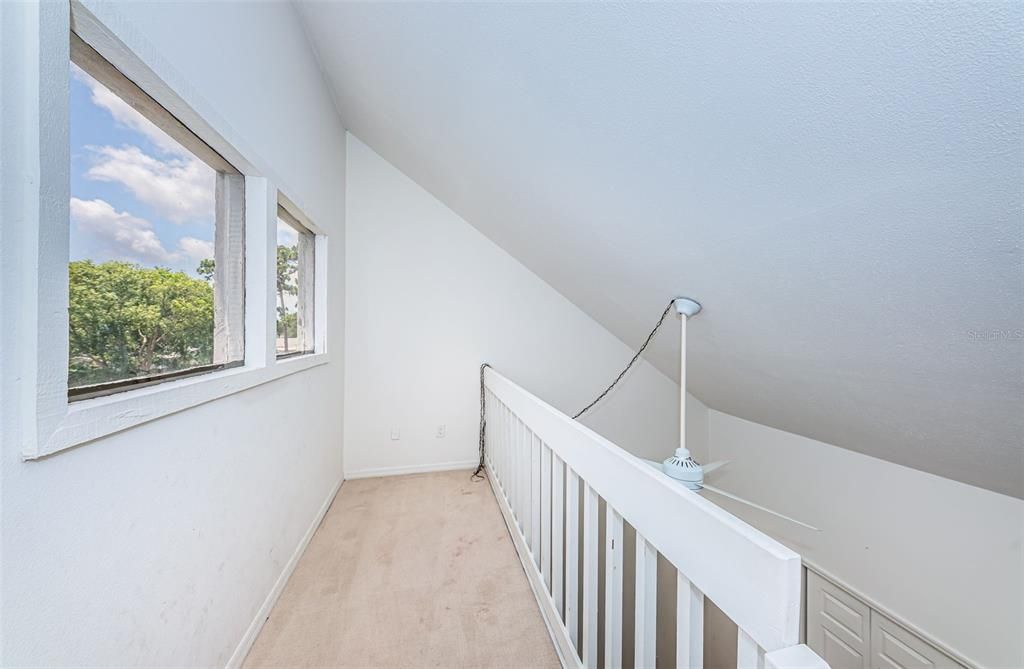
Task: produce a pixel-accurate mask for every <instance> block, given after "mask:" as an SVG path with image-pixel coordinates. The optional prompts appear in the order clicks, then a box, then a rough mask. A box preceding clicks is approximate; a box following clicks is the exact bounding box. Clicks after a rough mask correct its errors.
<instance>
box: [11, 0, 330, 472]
mask: <svg viewBox="0 0 1024 669" xmlns="http://www.w3.org/2000/svg"><path fill="white" fill-rule="evenodd" d="M100 17H102V18H100ZM72 28H73V29H74V32H75V33H77V34H78V35H79V36H80V37H81V38H82V39H83V40H84V41H85V42H86V43H88V44H89V45H90V46H91V47H92V48H94V49H95V50H96V51H97V52H98V53H99V54H100V55H101V56H103V58H105V59H106V60H107V61H109V62H110V63H111V64H113V65H114V67H116V68H117V69H118V70H120V71H121V72H122V73H124V74H125V76H127V77H128V78H129V79H130V80H132V81H133V82H135V83H136V84H138V85H139V86H140V87H141V88H142V89H143V90H144V91H145V92H146V93H147V94H149V95H150V96H151V97H152V98H153V99H154V100H156V101H157V102H158V103H159V104H160V105H161V106H163V107H164V108H165V109H166V110H167V111H168V112H170V113H171V114H172V115H173V116H175V117H176V118H177V119H179V120H180V121H181V122H182V123H183V124H184V125H185V126H186V127H188V128H189V129H190V130H191V131H192V132H194V133H195V134H196V135H198V136H199V137H201V138H202V139H203V141H205V142H206V143H207V144H209V145H210V146H211V147H212V148H213V149H214V150H215V151H217V152H218V153H219V154H220V155H222V156H223V157H224V158H225V159H226V160H227V161H229V162H230V163H231V164H232V165H234V166H235V167H236V168H237V169H238V170H239V171H241V172H242V174H244V175H245V228H244V229H245V291H246V300H245V318H244V330H245V339H244V350H245V358H244V364H243V365H242V366H240V367H234V368H231V369H225V370H222V371H215V372H211V373H208V374H202V375H196V376H190V377H185V378H182V379H178V380H173V381H167V382H165V383H160V384H157V385H152V386H147V387H143V388H139V389H136V390H128V391H125V392H120V393H116V394H111V395H106V396H103V397H97V398H93V399H85V400H79V401H75V402H69V401H68V378H67V377H68V313H67V305H68V268H67V265H68V258H69V233H68V226H69V224H70V212H69V198H70V189H69V152H70V147H69V138H68V119H69V99H68V90H69V62H70V52H69V44H70V33H71V31H72ZM0 49H2V54H0V56H2V60H3V62H4V76H3V79H2V90H0V97H2V99H4V100H15V101H17V102H18V104H11V105H4V107H3V109H2V114H0V150H2V151H3V156H4V160H3V174H2V187H3V190H2V195H0V220H2V221H3V226H2V231H0V287H2V291H0V297H2V303H0V370H2V373H0V384H2V385H0V398H2V402H3V416H2V420H3V428H4V429H3V434H4V435H5V437H10V438H12V439H16V440H17V441H18V442H19V444H20V450H21V454H22V457H23V458H24V459H26V460H33V459H37V458H40V457H43V456H47V455H52V454H54V453H57V452H59V451H63V450H65V449H68V448H71V447H73V446H77V445H79V444H83V443H86V442H89V441H92V440H95V439H98V438H100V437H103V436H106V435H109V434H112V433H115V432H119V431H121V430H125V429H127V428H131V427H133V426H136V425H140V424H142V423H146V422H148V421H151V420H155V419H158V418H161V417H163V416H167V415H169V414H173V413H176V412H179V411H183V410H185V409H188V408H190V407H194V406H197V405H199V404H203V403H205V402H209V401H212V400H215V399H217V398H220V397H225V396H227V395H231V394H233V393H237V392H240V391H243V390H246V389H248V388H252V387H254V386H257V385H260V384H263V383H267V382H269V381H273V380H275V379H278V378H281V377H283V376H286V375H289V374H293V373H296V372H300V371H303V370H306V369H309V368H311V367H314V366H317V365H322V364H325V363H327V362H329V358H328V353H327V347H326V323H325V321H326V318H324V317H320V318H318V319H317V322H318V323H319V325H317V333H316V337H317V340H316V349H315V353H313V354H311V355H305V356H297V357H294V358H289V359H284V360H281V361H280V362H278V361H277V359H276V352H275V346H274V337H275V335H276V325H277V323H276V312H275V311H274V309H273V304H274V290H273V282H274V275H273V272H272V271H271V270H272V268H273V267H275V263H276V247H277V239H276V231H277V227H276V226H277V200H278V197H277V196H278V186H279V185H281V184H282V181H281V179H280V178H278V177H276V176H275V175H274V174H273V171H272V168H271V167H270V166H268V165H266V164H261V161H260V160H259V159H258V157H257V156H256V155H255V153H254V152H252V151H246V150H245V142H244V140H243V138H242V137H241V136H240V135H239V134H238V133H237V132H235V131H234V130H233V128H231V127H230V126H229V125H228V124H227V123H226V122H224V121H223V120H222V119H220V118H219V116H218V115H217V114H216V111H215V110H214V109H213V108H211V106H210V105H209V104H208V103H206V102H205V101H204V100H203V99H202V98H201V96H199V95H198V94H196V93H195V91H193V90H192V89H191V87H190V86H189V84H188V82H187V81H186V80H185V79H184V78H183V77H182V76H181V75H180V74H178V73H177V72H176V71H175V70H174V69H173V68H172V67H171V66H170V65H168V64H167V63H166V62H165V61H164V60H163V59H162V57H161V56H160V54H159V52H158V51H157V50H155V49H154V48H153V47H152V46H151V45H150V44H149V43H148V42H147V41H146V39H145V37H144V36H142V35H141V34H140V33H139V32H138V31H136V30H135V29H134V27H133V26H132V25H131V24H130V23H128V22H126V21H125V20H124V19H123V18H121V17H120V15H118V14H117V12H116V9H114V8H113V7H111V6H109V5H106V4H102V3H97V4H95V5H93V4H91V3H90V4H89V6H88V7H86V6H85V5H83V4H81V3H80V2H78V1H77V0H74V1H72V2H71V3H70V4H69V3H67V2H41V3H2V7H0ZM9 75H10V76H9ZM236 147H240V148H239V149H236ZM310 229H311V230H313V231H314V232H315V233H317V244H316V252H317V256H316V260H317V268H316V277H315V280H316V288H315V291H316V293H315V294H316V295H317V296H318V297H317V302H318V304H317V307H318V313H319V314H321V315H323V314H326V311H325V309H324V306H325V302H324V300H325V299H326V271H327V261H328V257H327V248H328V246H327V242H328V238H327V235H326V234H325V231H323V230H321V229H317V228H315V227H312V226H311V227H310Z"/></svg>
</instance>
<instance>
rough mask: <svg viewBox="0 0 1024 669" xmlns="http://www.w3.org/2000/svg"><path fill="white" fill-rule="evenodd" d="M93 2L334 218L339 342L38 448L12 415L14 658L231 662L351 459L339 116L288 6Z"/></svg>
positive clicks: (332, 274)
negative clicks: (248, 378) (299, 364)
mask: <svg viewBox="0 0 1024 669" xmlns="http://www.w3.org/2000/svg"><path fill="white" fill-rule="evenodd" d="M87 4H88V6H89V7H90V8H91V9H92V10H93V11H94V13H96V14H97V15H98V16H99V17H100V18H101V19H104V21H105V22H107V23H108V25H110V26H111V27H112V28H114V29H115V31H117V32H118V34H119V35H122V36H125V37H126V39H125V41H126V42H128V43H129V44H135V43H140V41H141V43H145V44H146V45H147V47H146V50H145V51H146V55H147V56H149V57H152V58H154V59H155V60H159V61H160V62H159V63H150V65H151V67H153V68H154V70H156V72H157V74H159V75H161V76H163V77H164V78H165V79H166V80H168V81H171V80H177V81H184V82H187V83H188V85H189V86H188V88H189V90H187V91H186V90H182V91H180V92H181V94H182V96H183V97H184V98H185V99H186V101H188V102H190V103H194V106H195V107H196V109H197V111H201V112H210V113H211V115H215V116H217V117H218V120H217V123H216V124H215V125H216V126H217V127H218V128H219V129H222V130H223V131H224V132H222V134H223V135H224V136H225V138H226V139H228V140H229V141H230V142H231V143H232V144H233V145H234V146H235V148H237V149H239V150H240V151H241V152H242V153H243V154H245V156H246V158H248V159H249V161H250V162H251V163H252V164H253V165H254V166H255V167H256V168H257V169H258V170H259V172H260V173H261V174H263V175H265V176H268V177H269V178H271V179H272V180H273V181H274V182H275V183H276V184H277V185H278V186H279V187H281V188H282V189H283V190H284V191H285V192H286V193H287V194H288V195H289V196H290V197H291V199H292V200H294V201H295V202H296V203H297V204H298V205H299V206H300V207H301V208H302V209H303V210H304V212H305V213H306V214H308V215H309V216H310V217H311V218H313V220H315V221H316V222H317V223H318V224H319V225H321V226H323V227H324V228H325V229H326V230H327V231H328V233H329V234H330V244H331V253H332V256H333V258H335V259H336V260H335V261H334V262H332V263H331V265H330V270H329V277H328V286H329V291H330V296H329V302H330V305H329V306H330V308H329V310H328V314H327V317H328V319H329V334H328V337H329V348H330V350H331V352H332V354H333V358H332V362H330V363H329V364H327V365H325V366H320V367H317V368H314V369H311V370H308V371H305V372H301V373H299V374H296V375H293V376H289V377H286V378H284V379H281V380H278V381H273V382H271V383H268V384H266V385H263V386H259V387H256V388H253V389H251V390H248V391H246V392H242V393H239V394H235V395H231V396H229V397H226V398H224V399H221V400H218V401H215V402H211V403H208V404H205V405H202V406H199V407H197V408H194V409H190V410H187V411H184V412H182V413H179V414H176V415H172V416H169V417H167V418H164V419H161V420H157V421H154V422H151V423H148V424H145V425H143V426H140V427H138V428H135V429H131V430H128V431H125V432H122V433H119V434H116V435H113V436H111V437H108V438H104V439H101V440H97V441H95V442H92V443H88V444H85V445H83V446H80V447H78V448H75V449H72V450H70V451H66V452H63V453H59V454H57V455H55V456H53V457H50V458H47V459H44V460H41V461H36V462H22V461H21V459H20V457H19V443H18V435H17V434H15V433H14V432H13V431H12V428H11V423H10V421H8V420H7V419H6V417H5V420H4V423H3V425H4V431H3V435H2V436H3V441H2V444H3V446H2V449H3V450H2V454H0V456H2V458H0V465H2V477H0V485H2V533H0V538H2V542H3V543H2V549H3V565H2V575H3V581H2V613H3V619H2V620H3V627H2V634H0V637H2V644H3V645H2V649H0V653H2V655H0V664H3V665H4V666H15V665H19V666H20V665H54V666H68V665H82V666H85V665H121V666H140V665H150V666H153V665H164V666H170V665H175V666H223V665H224V664H225V663H227V662H228V660H229V658H230V657H231V655H232V653H233V652H234V651H235V650H236V646H237V645H238V644H239V642H240V641H241V640H242V638H243V635H244V634H245V633H246V630H247V629H248V628H249V626H250V624H251V623H252V622H253V621H254V619H255V616H256V614H257V611H258V610H259V608H260V607H261V605H262V604H263V603H264V600H265V598H266V597H267V595H268V594H269V593H270V591H271V589H272V587H273V586H274V584H275V582H276V581H277V579H278V577H279V576H280V575H281V573H282V569H283V568H284V566H285V564H286V562H287V561H288V560H289V558H290V557H291V556H292V554H293V552H294V551H295V549H296V547H297V546H298V545H299V542H300V539H301V538H302V537H303V535H304V533H305V532H306V531H307V529H308V528H309V527H310V524H311V522H312V521H313V520H314V518H315V517H316V514H317V513H318V511H319V509H320V508H321V507H322V505H323V504H324V503H325V502H326V501H327V499H328V497H329V495H330V493H331V491H332V490H333V489H334V487H335V485H336V484H337V483H338V482H339V480H340V477H341V473H342V422H343V414H344V404H343V395H344V393H343V382H342V377H343V353H344V351H343V343H344V307H343V302H342V301H343V296H344V290H345V286H344V269H343V264H342V262H341V259H342V258H343V257H344V238H343V237H344V218H343V216H344V195H343V192H344V189H343V181H344V167H345V166H344V152H345V145H344V135H343V130H342V128H341V124H340V121H339V120H338V117H337V115H336V114H335V112H334V109H333V107H332V105H331V102H330V100H329V97H328V95H327V94H326V92H325V90H324V88H323V86H322V81H321V77H320V73H319V70H318V68H317V66H316V63H315V61H314V58H313V56H312V53H311V52H310V50H309V48H308V45H307V43H306V42H305V39H304V36H303V33H302V28H301V26H300V24H299V22H298V21H297V19H296V17H295V15H294V10H293V8H292V7H291V5H290V4H287V3H256V4H252V5H248V6H246V7H245V11H240V7H239V5H238V4H237V3H216V2H209V3H191V4H189V5H188V7H187V10H186V9H184V8H183V7H182V6H181V5H180V4H177V3H123V4H122V3H117V4H116V5H109V4H105V3H99V2H91V1H90V2H88V3H87ZM4 17H5V14H4V13H2V12H0V21H2V20H3V19H4ZM108 19H109V20H108ZM122 19H123V21H122ZM6 28H7V29H10V28H11V26H7V27H6ZM128 33H131V35H130V39H129V38H128ZM7 74H9V73H6V72H5V75H7ZM5 103H12V101H11V100H5ZM210 120H211V122H212V121H213V119H210ZM6 178H7V173H5V179H6ZM9 185H10V184H8V183H5V184H4V186H5V189H6V188H7V187H8V186H9ZM8 280H10V277H5V283H4V286H3V290H4V291H7V290H11V289H12V288H13V287H12V286H11V285H10V284H8V283H7V281H8ZM16 335H17V331H16V330H14V329H13V328H7V327H4V328H3V337H4V339H3V342H2V344H3V347H4V349H5V352H6V351H9V350H12V349H11V347H14V346H16V344H17V336H16ZM0 377H2V378H4V381H5V383H7V382H8V381H10V382H12V383H13V382H16V381H17V380H16V379H13V380H12V379H8V378H7V375H5V374H3V373H2V371H0ZM9 390H10V387H8V388H6V389H5V392H4V396H3V397H4V402H9V401H10V397H11V393H9V392H7V391H9ZM4 408H5V413H7V412H6V409H8V408H10V407H9V406H8V405H7V404H5V405H4Z"/></svg>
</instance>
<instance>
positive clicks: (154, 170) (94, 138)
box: [71, 65, 215, 275]
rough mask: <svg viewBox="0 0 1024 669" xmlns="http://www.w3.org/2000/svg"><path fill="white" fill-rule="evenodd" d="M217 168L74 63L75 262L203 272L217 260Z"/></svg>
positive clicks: (73, 168)
mask: <svg viewBox="0 0 1024 669" xmlns="http://www.w3.org/2000/svg"><path fill="white" fill-rule="evenodd" d="M214 187H215V173H214V171H213V170H212V169H211V168H210V167H209V166H207V165H206V164H205V163H203V162H202V161H201V160H199V159H198V158H196V157H195V156H194V155H192V154H191V153H190V152H188V151H187V150H186V149H184V148H183V147H182V146H181V145H179V144H177V143H176V142H175V141H174V140H172V139H171V138H170V137H168V136H167V135H166V134H164V133H163V132H162V131H160V130H159V129H158V128H157V127H156V126H154V125H153V124H152V123H150V122H149V121H148V120H147V119H145V118H144V117H143V116H142V115H141V114H139V113H138V112H136V111H135V110H134V109H132V108H131V107H130V106H129V105H128V104H127V103H125V102H124V101H123V100H121V99H120V98H118V97H117V96H115V95H114V94H113V93H111V92H110V91H109V90H108V89H106V88H105V87H104V86H103V85H102V84H100V83H98V82H97V81H95V80H94V79H92V78H91V77H90V76H89V75H87V74H86V73H85V72H83V71H82V70H80V69H79V68H78V67H77V66H75V65H72V66H71V259H72V260H79V259H86V258H88V259H92V260H94V261H96V262H102V261H105V260H127V261H130V262H135V263H138V264H140V265H143V266H146V267H154V266H160V267H170V268H172V269H178V270H183V271H186V272H188V273H189V274H192V275H194V274H195V268H196V266H197V265H198V264H199V261H200V260H201V259H203V258H212V257H213V226H214V217H215V214H214Z"/></svg>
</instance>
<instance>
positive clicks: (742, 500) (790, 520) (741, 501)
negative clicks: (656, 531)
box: [704, 484, 821, 532]
mask: <svg viewBox="0 0 1024 669" xmlns="http://www.w3.org/2000/svg"><path fill="white" fill-rule="evenodd" d="M704 489H705V490H710V491H711V492H714V493H718V494H719V495H722V496H723V497H728V498H729V499H732V500H736V501H737V502H739V503H741V504H746V505H747V506H752V507H754V508H755V509H758V510H760V511H764V512H765V513H770V514H771V515H773V516H777V517H778V518H782V519H783V520H788V521H789V522H791V523H796V524H797V525H800V526H801V527H806V528H807V529H809V530H814V531H815V532H821V530H820V529H819V528H817V527H815V526H814V525H808V524H807V523H805V522H803V521H801V520H797V519H796V518H790V517H789V516H787V515H785V514H781V513H779V512H778V511H772V510H771V509H769V508H767V507H764V506H761V505H760V504H755V503H754V502H751V501H750V500H746V499H743V498H742V497H738V496H736V495H734V494H732V493H731V492H726V491H724V490H721V489H719V488H716V487H714V486H710V485H706V484H705V485H704Z"/></svg>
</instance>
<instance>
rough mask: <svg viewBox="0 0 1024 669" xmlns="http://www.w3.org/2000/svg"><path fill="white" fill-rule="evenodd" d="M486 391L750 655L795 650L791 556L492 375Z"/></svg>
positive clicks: (795, 583) (794, 561) (796, 603)
mask: <svg viewBox="0 0 1024 669" xmlns="http://www.w3.org/2000/svg"><path fill="white" fill-rule="evenodd" d="M485 384H486V387H487V389H488V390H489V391H490V392H491V393H492V394H493V395H494V396H495V397H496V398H497V399H499V400H500V401H501V402H502V403H504V404H505V406H507V407H508V408H509V409H510V410H511V411H512V412H513V413H515V414H516V415H517V416H519V418H520V419H521V420H522V421H523V422H524V423H525V424H526V425H527V426H528V427H529V428H530V430H532V431H533V433H534V434H536V435H537V436H538V437H539V438H540V439H541V440H543V441H544V443H545V444H547V445H548V447H549V448H551V450H552V451H553V452H554V453H556V454H557V455H558V456H559V457H560V458H561V459H562V460H563V461H564V462H565V463H566V464H567V465H568V466H570V467H572V469H573V470H574V471H575V472H576V473H577V474H578V475H579V476H580V478H582V479H583V480H584V481H585V482H586V483H587V485H589V486H590V487H591V488H592V489H594V490H595V491H596V492H597V493H598V494H599V495H600V496H601V497H603V498H604V499H605V501H607V502H608V503H609V504H611V505H612V507H613V508H615V510H616V511H618V512H619V513H620V514H621V515H622V517H623V518H625V519H626V521H627V522H629V524H630V525H632V526H633V527H634V528H636V530H637V532H639V533H640V534H641V535H642V536H643V537H644V538H645V539H646V540H647V541H648V542H649V543H650V544H652V545H653V546H654V547H655V548H657V550H658V552H660V553H661V554H662V555H663V556H665V558H666V559H668V560H669V562H671V563H672V564H673V565H674V566H675V567H676V568H677V569H679V571H681V572H682V573H683V574H684V575H685V576H686V577H687V578H688V579H690V581H691V582H692V583H693V584H694V585H695V586H696V587H697V588H699V589H700V590H701V591H702V592H703V593H704V594H705V595H706V596H708V597H710V598H711V599H712V600H713V601H714V602H715V604H716V605H717V606H718V607H719V608H720V609H721V610H722V611H723V612H724V613H725V614H726V615H728V616H729V617H730V618H731V619H732V620H733V621H734V622H735V623H736V624H737V625H738V626H739V627H740V628H741V629H743V630H745V631H746V632H747V634H748V635H750V637H751V638H753V639H754V641H756V642H757V643H758V645H759V646H761V647H762V648H764V649H765V650H768V651H771V650H776V649H779V648H785V647H787V646H792V645H795V644H796V643H798V639H799V630H798V625H799V618H800V556H799V555H797V554H796V553H794V552H793V551H792V550H790V549H789V548H786V547H785V546H783V545H782V544H780V543H779V542H777V541H775V540H774V539H772V538H771V537H769V536H767V535H765V534H764V533H762V532H760V531H758V530H756V529H754V528H753V527H751V526H750V525H747V524H746V523H744V522H743V521H741V520H740V519H738V518H736V517H735V516H733V515H732V514H730V513H728V512H726V511H725V510H724V509H721V508H720V507H718V506H716V505H715V504H713V503H711V502H709V501H708V500H706V499H704V498H703V497H701V496H700V495H697V494H694V493H692V492H690V491H687V490H684V489H682V488H681V487H680V486H679V485H677V484H675V483H673V482H671V481H669V480H668V479H667V478H666V477H665V476H663V475H661V474H659V473H658V472H656V471H654V470H653V469H651V467H650V466H649V465H647V464H645V463H644V462H642V461H641V460H639V459H638V458H636V457H634V456H633V455H631V454H629V453H627V452H626V451H624V450H623V449H621V448H619V447H618V446H616V445H615V444H613V443H612V442H610V441H608V440H607V439H605V438H604V437H602V436H601V435H599V434H597V433H596V432H594V431H592V430H590V429H589V428H587V427H586V426H584V425H582V424H580V423H578V422H576V421H574V420H572V419H571V418H569V417H568V416H566V415H565V414H563V413H562V412H560V411H558V410H557V409H555V408H554V407H552V406H550V405H548V404H547V403H546V402H544V401H543V400H541V399H539V398H538V397H536V396H534V395H532V394H531V393H529V392H528V391H526V390H524V389H523V388H521V387H519V386H518V385H516V384H515V383H513V382H512V381H510V380H508V379H507V378H505V377H504V376H502V375H501V374H499V373H498V372H496V371H494V370H493V369H487V370H486V373H485Z"/></svg>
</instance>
